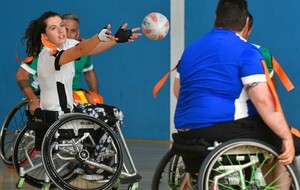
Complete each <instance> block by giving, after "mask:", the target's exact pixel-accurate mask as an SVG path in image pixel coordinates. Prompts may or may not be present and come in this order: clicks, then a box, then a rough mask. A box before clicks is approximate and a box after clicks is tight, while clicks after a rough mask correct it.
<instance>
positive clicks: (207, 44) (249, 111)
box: [174, 29, 266, 129]
mask: <svg viewBox="0 0 300 190" xmlns="http://www.w3.org/2000/svg"><path fill="white" fill-rule="evenodd" d="M262 59H263V57H262V55H261V53H260V51H259V50H258V49H257V48H256V47H255V46H254V45H252V44H250V43H248V42H246V40H244V39H243V38H241V37H240V36H239V35H237V34H236V33H235V32H233V31H231V30H223V29H213V30H212V31H211V32H209V33H208V34H206V35H205V36H203V37H202V38H200V39H199V40H197V41H196V42H194V43H193V44H191V45H190V46H189V47H187V48H186V49H185V51H184V52H183V55H182V57H181V60H180V63H179V65H178V68H177V70H178V72H179V73H180V85H181V87H180V91H179V97H178V102H177V106H176V111H175V116H174V122H175V127H176V128H177V129H196V128H202V127H207V126H211V125H214V124H216V123H219V122H225V121H233V120H237V119H241V118H245V117H248V116H251V115H255V114H257V111H256V109H255V107H254V106H253V104H252V103H251V101H250V100H249V97H248V95H247V93H246V91H245V89H244V86H243V84H247V83H252V82H265V81H266V76H265V74H264V69H263V66H262V63H261V60H262Z"/></svg>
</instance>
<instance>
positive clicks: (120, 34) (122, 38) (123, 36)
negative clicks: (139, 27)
mask: <svg viewBox="0 0 300 190" xmlns="http://www.w3.org/2000/svg"><path fill="white" fill-rule="evenodd" d="M131 35H132V31H131V30H124V29H123V28H122V27H120V28H119V30H118V31H117V32H116V34H115V37H116V38H119V40H117V42H118V43H124V42H128V40H129V39H130V36H131Z"/></svg>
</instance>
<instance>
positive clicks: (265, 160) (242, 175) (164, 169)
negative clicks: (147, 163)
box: [151, 134, 300, 190]
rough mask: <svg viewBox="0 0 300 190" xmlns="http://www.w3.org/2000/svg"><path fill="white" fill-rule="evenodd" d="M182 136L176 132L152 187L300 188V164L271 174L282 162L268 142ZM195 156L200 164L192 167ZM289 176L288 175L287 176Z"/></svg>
mask: <svg viewBox="0 0 300 190" xmlns="http://www.w3.org/2000/svg"><path fill="white" fill-rule="evenodd" d="M174 137H175V138H174ZM178 138H179V137H178V135H177V134H173V139H174V143H173V145H172V148H171V149H170V150H169V151H168V152H167V154H166V155H165V156H164V157H163V158H162V160H161V161H160V163H159V164H158V166H157V168H156V170H155V173H154V176H153V180H152V187H151V188H152V190H167V189H172V190H188V189H189V190H196V189H198V190H225V189H226V190H227V189H232V190H233V189H238V190H261V189H265V190H267V189H290V190H299V189H300V182H299V181H300V180H299V179H300V178H299V176H298V175H299V174H298V171H297V170H296V168H295V167H300V166H299V165H295V164H291V165H286V166H284V170H283V171H282V172H280V173H279V174H278V175H277V176H271V173H272V172H273V171H274V170H275V169H277V167H278V165H279V163H278V160H277V156H278V155H279V152H278V151H276V149H275V148H274V147H273V146H271V145H269V144H267V143H264V142H262V141H258V140H254V139H234V140H230V141H227V142H224V143H221V144H219V143H217V142H215V144H214V145H208V144H207V143H206V142H205V140H203V139H202V140H200V141H199V140H195V139H194V140H188V141H184V140H183V139H180V138H179V140H178ZM193 159H194V160H195V159H196V160H197V159H198V162H199V163H197V164H196V165H199V166H200V167H199V168H196V169H195V168H189V167H191V166H190V164H191V163H190V162H191V160H193ZM194 170H196V171H197V172H196V173H193V171H194ZM286 176H288V179H285V180H283V179H284V178H285V177H286ZM288 183H291V185H290V187H287V184H288Z"/></svg>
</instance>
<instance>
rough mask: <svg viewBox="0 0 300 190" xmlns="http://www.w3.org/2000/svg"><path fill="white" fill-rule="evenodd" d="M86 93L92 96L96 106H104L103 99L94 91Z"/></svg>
mask: <svg viewBox="0 0 300 190" xmlns="http://www.w3.org/2000/svg"><path fill="white" fill-rule="evenodd" d="M86 93H88V94H89V95H91V96H92V98H93V100H94V104H103V103H104V100H103V97H102V96H101V95H100V94H97V93H95V92H92V91H86Z"/></svg>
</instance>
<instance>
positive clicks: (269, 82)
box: [261, 60, 279, 111]
mask: <svg viewBox="0 0 300 190" xmlns="http://www.w3.org/2000/svg"><path fill="white" fill-rule="evenodd" d="M261 62H262V65H263V67H264V71H265V75H266V79H267V84H268V86H269V88H270V90H271V93H272V95H273V97H274V100H275V110H276V111H278V109H279V99H278V95H277V93H276V90H275V87H274V84H273V83H272V80H271V78H270V75H269V70H268V68H267V64H266V62H265V60H261Z"/></svg>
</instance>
